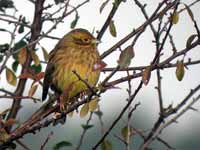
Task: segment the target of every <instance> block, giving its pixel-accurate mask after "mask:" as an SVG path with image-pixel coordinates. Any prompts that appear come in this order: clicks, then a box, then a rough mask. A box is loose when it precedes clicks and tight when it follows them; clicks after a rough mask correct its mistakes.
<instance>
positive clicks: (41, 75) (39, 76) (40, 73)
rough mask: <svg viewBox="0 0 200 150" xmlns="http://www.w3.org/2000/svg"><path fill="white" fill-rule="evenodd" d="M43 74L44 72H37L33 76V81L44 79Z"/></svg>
mask: <svg viewBox="0 0 200 150" xmlns="http://www.w3.org/2000/svg"><path fill="white" fill-rule="evenodd" d="M44 75H45V73H44V72H39V73H38V74H36V75H35V77H34V80H35V81H40V80H41V79H43V78H44Z"/></svg>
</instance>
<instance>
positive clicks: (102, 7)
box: [99, 0, 110, 13]
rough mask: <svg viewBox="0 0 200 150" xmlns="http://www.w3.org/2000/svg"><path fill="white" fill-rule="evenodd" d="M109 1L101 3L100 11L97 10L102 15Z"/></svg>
mask: <svg viewBox="0 0 200 150" xmlns="http://www.w3.org/2000/svg"><path fill="white" fill-rule="evenodd" d="M109 1H110V0H106V1H105V2H103V3H102V5H101V7H100V9H99V12H100V13H102V11H103V9H104V8H105V6H106V5H107V4H108V2H109Z"/></svg>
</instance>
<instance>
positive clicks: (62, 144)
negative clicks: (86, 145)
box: [53, 141, 72, 150]
mask: <svg viewBox="0 0 200 150" xmlns="http://www.w3.org/2000/svg"><path fill="white" fill-rule="evenodd" d="M69 146H72V143H70V142H68V141H61V142H59V143H57V144H56V145H54V147H53V150H59V149H61V148H64V147H69Z"/></svg>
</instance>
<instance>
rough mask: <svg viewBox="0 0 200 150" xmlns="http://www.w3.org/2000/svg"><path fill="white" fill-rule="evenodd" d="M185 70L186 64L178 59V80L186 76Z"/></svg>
mask: <svg viewBox="0 0 200 150" xmlns="http://www.w3.org/2000/svg"><path fill="white" fill-rule="evenodd" d="M184 74H185V70H184V64H183V61H177V66H176V78H177V79H178V81H181V80H182V79H183V77H184Z"/></svg>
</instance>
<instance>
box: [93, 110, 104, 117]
mask: <svg viewBox="0 0 200 150" xmlns="http://www.w3.org/2000/svg"><path fill="white" fill-rule="evenodd" d="M94 113H95V114H96V115H97V116H98V117H102V116H103V112H102V111H100V110H98V111H95V112H94Z"/></svg>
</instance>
